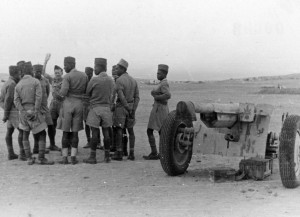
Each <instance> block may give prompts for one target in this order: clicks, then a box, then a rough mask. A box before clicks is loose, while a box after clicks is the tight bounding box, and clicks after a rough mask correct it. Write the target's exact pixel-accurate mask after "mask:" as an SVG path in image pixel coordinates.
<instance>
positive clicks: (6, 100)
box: [0, 66, 24, 160]
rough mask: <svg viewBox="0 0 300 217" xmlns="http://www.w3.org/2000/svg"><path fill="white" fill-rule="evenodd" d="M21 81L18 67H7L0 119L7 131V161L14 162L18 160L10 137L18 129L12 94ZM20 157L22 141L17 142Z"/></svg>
mask: <svg viewBox="0 0 300 217" xmlns="http://www.w3.org/2000/svg"><path fill="white" fill-rule="evenodd" d="M20 79H21V72H20V71H19V68H18V66H9V79H8V80H7V81H6V82H5V83H4V85H3V86H2V88H1V95H0V106H1V107H2V108H3V110H4V115H3V118H2V121H3V123H7V131H6V136H5V141H6V146H7V151H8V160H14V159H17V158H18V155H16V154H15V152H14V148H13V139H12V135H13V133H14V130H15V129H18V128H19V112H18V110H17V109H16V107H15V105H14V103H13V102H14V92H15V87H16V84H17V83H18V82H19V80H20ZM19 147H20V156H22V155H24V148H23V144H22V141H21V142H20V140H19Z"/></svg>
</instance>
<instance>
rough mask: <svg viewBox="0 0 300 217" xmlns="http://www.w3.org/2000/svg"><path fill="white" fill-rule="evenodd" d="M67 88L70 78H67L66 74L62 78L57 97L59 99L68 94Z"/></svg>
mask: <svg viewBox="0 0 300 217" xmlns="http://www.w3.org/2000/svg"><path fill="white" fill-rule="evenodd" d="M69 88H70V78H69V76H68V74H67V75H65V77H64V78H63V81H62V85H61V89H60V91H59V95H60V96H61V97H65V96H66V95H67V94H68V92H69Z"/></svg>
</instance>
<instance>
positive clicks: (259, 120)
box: [159, 101, 300, 188]
mask: <svg viewBox="0 0 300 217" xmlns="http://www.w3.org/2000/svg"><path fill="white" fill-rule="evenodd" d="M273 110H274V107H273V106H272V105H268V104H257V105H255V104H252V103H229V104H220V103H198V104H195V103H192V102H185V101H180V102H179V103H178V104H177V107H176V110H174V111H172V112H170V113H169V115H168V117H167V118H166V120H165V121H164V123H163V126H162V129H161V134H160V145H159V152H160V162H161V165H162V168H163V170H164V171H165V172H166V173H167V174H168V175H170V176H176V175H180V174H183V173H184V172H185V171H186V170H187V168H188V166H189V163H190V161H191V158H192V153H193V149H194V151H195V150H196V152H197V153H202V154H218V155H222V156H235V157H244V158H251V157H259V158H263V159H265V158H268V157H272V156H267V155H266V153H267V152H266V151H267V150H268V148H270V147H271V146H273V147H275V146H274V145H275V143H277V142H278V136H277V135H276V133H273V132H269V131H268V130H269V123H270V119H271V114H272V112H273ZM197 113H199V114H200V120H201V122H196V120H197V118H196V114H197ZM299 135H300V117H298V116H289V117H287V118H286V119H285V121H284V123H283V126H282V130H281V136H280V145H279V167H280V175H281V180H282V183H283V185H284V186H285V187H288V188H293V187H296V186H297V185H298V184H299V180H298V179H299V175H300V169H299V168H300V164H299V159H300V155H299V151H300V149H299V145H300V136H299Z"/></svg>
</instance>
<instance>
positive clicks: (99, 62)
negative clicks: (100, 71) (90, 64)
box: [95, 58, 107, 66]
mask: <svg viewBox="0 0 300 217" xmlns="http://www.w3.org/2000/svg"><path fill="white" fill-rule="evenodd" d="M95 65H102V66H106V65H107V60H106V59H105V58H95Z"/></svg>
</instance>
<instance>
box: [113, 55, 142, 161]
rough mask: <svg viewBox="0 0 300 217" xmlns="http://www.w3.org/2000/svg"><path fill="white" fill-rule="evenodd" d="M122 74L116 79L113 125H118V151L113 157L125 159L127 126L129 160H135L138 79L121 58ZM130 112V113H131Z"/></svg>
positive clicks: (119, 70)
mask: <svg viewBox="0 0 300 217" xmlns="http://www.w3.org/2000/svg"><path fill="white" fill-rule="evenodd" d="M117 67H118V69H117V71H118V72H119V74H120V76H119V77H118V79H117V80H116V92H117V95H118V98H117V102H116V108H115V111H114V122H113V125H114V126H115V127H116V130H115V132H116V134H117V136H116V143H117V151H116V152H115V154H114V156H113V158H112V159H114V160H122V159H123V147H122V137H123V132H122V131H123V129H125V128H127V130H128V132H129V143H130V154H129V156H128V159H129V160H134V159H135V157H134V145H135V135H134V131H133V127H134V125H135V111H136V109H137V107H138V104H139V101H140V98H139V89H138V85H137V82H136V80H134V79H133V78H132V77H131V76H130V75H128V73H127V68H128V63H127V61H125V60H123V59H121V60H120V61H119V63H118V65H117ZM129 112H130V113H129Z"/></svg>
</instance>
